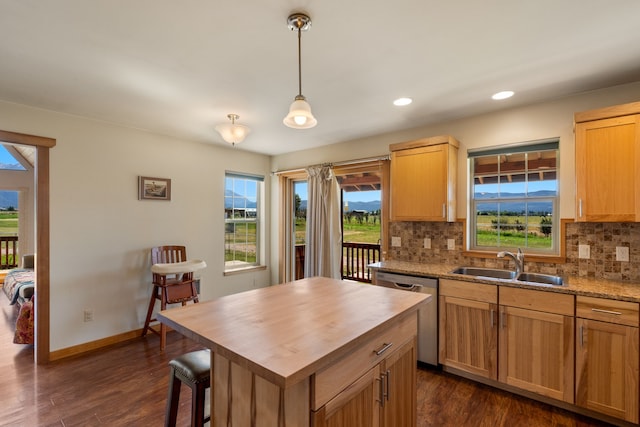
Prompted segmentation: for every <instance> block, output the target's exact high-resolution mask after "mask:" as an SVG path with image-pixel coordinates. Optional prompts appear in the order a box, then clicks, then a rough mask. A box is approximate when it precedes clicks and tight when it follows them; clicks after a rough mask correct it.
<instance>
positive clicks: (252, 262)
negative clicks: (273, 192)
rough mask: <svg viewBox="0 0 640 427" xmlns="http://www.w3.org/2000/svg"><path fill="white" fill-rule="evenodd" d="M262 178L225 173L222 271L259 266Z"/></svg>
mask: <svg viewBox="0 0 640 427" xmlns="http://www.w3.org/2000/svg"><path fill="white" fill-rule="evenodd" d="M263 181H264V178H263V177H259V176H252V175H246V174H238V173H233V172H227V173H226V174H225V191H224V218H225V219H224V222H225V224H224V225H225V232H224V240H225V243H224V244H225V248H224V249H225V250H224V265H225V271H229V270H237V269H243V268H247V267H252V266H258V265H260V250H259V249H260V232H261V221H262V219H261V211H260V195H261V193H262V184H263Z"/></svg>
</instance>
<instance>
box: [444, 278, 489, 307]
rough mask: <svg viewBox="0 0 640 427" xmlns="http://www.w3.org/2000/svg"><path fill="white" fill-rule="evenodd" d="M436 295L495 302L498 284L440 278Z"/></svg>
mask: <svg viewBox="0 0 640 427" xmlns="http://www.w3.org/2000/svg"><path fill="white" fill-rule="evenodd" d="M438 295H441V296H446V297H449V296H450V297H457V298H464V299H470V300H473V301H481V302H488V303H490V304H497V303H498V286H496V285H487V284H485V283H473V282H463V281H458V280H449V279H440V284H439V289H438Z"/></svg>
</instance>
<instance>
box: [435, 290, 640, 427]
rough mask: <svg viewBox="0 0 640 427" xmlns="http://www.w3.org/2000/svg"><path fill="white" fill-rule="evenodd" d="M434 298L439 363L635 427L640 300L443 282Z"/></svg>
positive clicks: (639, 395) (639, 400)
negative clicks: (629, 423) (437, 311)
mask: <svg viewBox="0 0 640 427" xmlns="http://www.w3.org/2000/svg"><path fill="white" fill-rule="evenodd" d="M439 302H440V310H439V313H440V318H439V328H440V329H439V334H440V335H439V358H440V363H441V364H442V365H444V366H445V367H448V368H454V369H455V371H464V372H466V373H470V374H473V376H476V377H479V379H480V377H481V378H486V379H489V380H492V381H495V384H496V385H497V386H499V383H503V384H506V385H509V386H510V387H515V388H518V389H520V390H526V391H528V392H532V393H536V394H538V395H541V396H545V397H549V398H552V399H555V400H559V401H563V402H567V403H570V404H574V405H576V406H578V407H581V408H585V409H587V410H590V411H593V412H597V413H600V414H605V415H608V416H610V417H615V418H618V419H621V420H625V421H627V422H631V423H635V424H638V422H639V418H640V417H639V415H640V351H639V345H640V332H639V331H640V318H639V314H640V304H638V303H635V302H627V301H617V300H611V299H606V298H593V297H586V296H581V295H578V296H574V295H570V294H564V293H560V292H546V291H538V290H533V289H524V288H515V287H509V286H496V285H488V284H483V283H473V282H464V281H457V280H449V279H440V299H439ZM455 371H454V372H455Z"/></svg>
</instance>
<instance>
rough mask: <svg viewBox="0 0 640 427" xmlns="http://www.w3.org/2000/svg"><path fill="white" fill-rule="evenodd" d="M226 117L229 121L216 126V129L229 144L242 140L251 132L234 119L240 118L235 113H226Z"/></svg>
mask: <svg viewBox="0 0 640 427" xmlns="http://www.w3.org/2000/svg"><path fill="white" fill-rule="evenodd" d="M227 118H229V120H231V123H225V124H223V125H218V126H216V130H217V131H218V133H220V136H222V139H224V140H225V141H227V142H228V143H229V144H231V145H236V144H239V143H241V142H242V141H244V138H245V137H246V136H247V135H248V134H249V132H251V129H249V128H248V127H247V126H245V125H239V124H237V123H236V120H238V119H239V118H240V116H238V115H237V114H227Z"/></svg>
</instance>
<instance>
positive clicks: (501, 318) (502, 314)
mask: <svg viewBox="0 0 640 427" xmlns="http://www.w3.org/2000/svg"><path fill="white" fill-rule="evenodd" d="M504 315H505V313H504V310H502V311H500V327H501V328H504V326H505V325H506V324H507V322H506V321H505V317H504Z"/></svg>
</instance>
